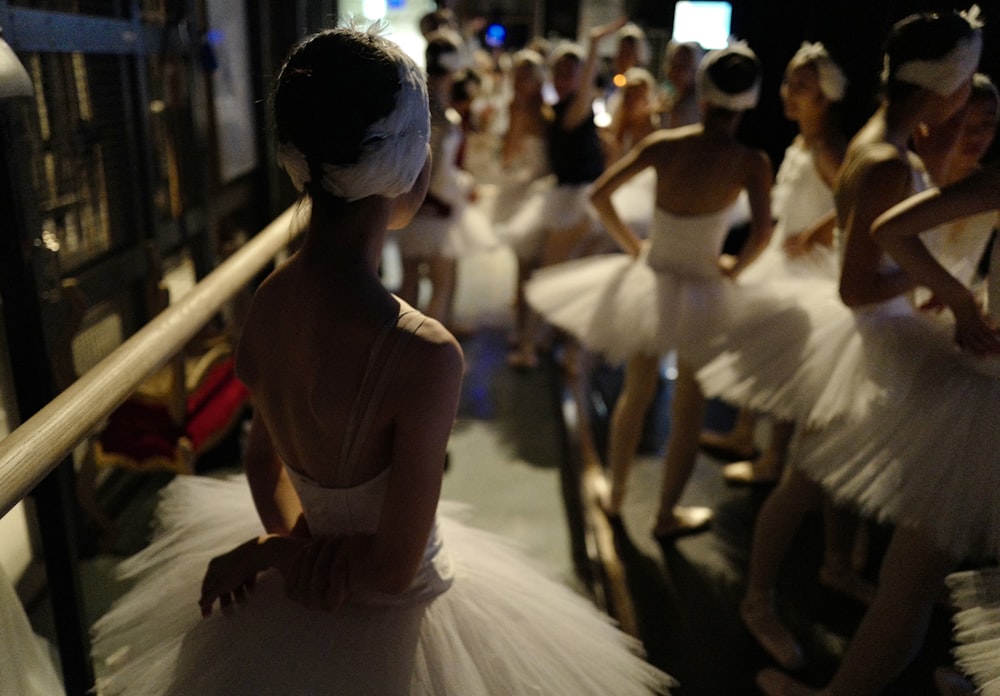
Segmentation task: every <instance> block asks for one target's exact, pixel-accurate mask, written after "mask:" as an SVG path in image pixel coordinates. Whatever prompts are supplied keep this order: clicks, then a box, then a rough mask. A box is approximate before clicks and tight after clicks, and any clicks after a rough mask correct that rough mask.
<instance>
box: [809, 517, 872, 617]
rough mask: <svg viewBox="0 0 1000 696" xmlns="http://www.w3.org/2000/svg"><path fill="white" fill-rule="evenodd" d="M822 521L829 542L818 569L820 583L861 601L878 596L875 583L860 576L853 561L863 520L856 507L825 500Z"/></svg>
mask: <svg viewBox="0 0 1000 696" xmlns="http://www.w3.org/2000/svg"><path fill="white" fill-rule="evenodd" d="M823 523H824V528H825V530H826V544H825V548H824V550H823V565H822V567H820V569H819V579H820V582H821V583H823V585H824V586H825V587H827V588H829V589H831V590H834V591H836V592H840V593H841V594H843V595H846V596H848V597H851V598H853V599H856V600H857V601H859V602H861V603H862V604H870V603H871V601H872V599H874V597H875V586H874V585H873V584H872V583H870V582H868V581H867V580H866V579H865V578H863V577H862V576H861V575H860V573H859V572H858V571H857V570H856V569H855V562H854V554H855V546H856V540H857V537H858V534H859V532H860V530H861V529H862V525H863V524H864V521H863V520H862V519H860V518H859V517H858V515H857V513H856V512H854V511H853V510H848V509H846V508H843V507H840V506H836V505H834V504H833V503H832V502H831V501H829V500H826V501H825V502H824V504H823Z"/></svg>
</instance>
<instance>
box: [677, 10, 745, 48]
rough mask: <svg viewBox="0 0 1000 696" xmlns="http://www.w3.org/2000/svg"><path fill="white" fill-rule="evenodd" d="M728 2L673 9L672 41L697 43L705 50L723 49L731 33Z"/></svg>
mask: <svg viewBox="0 0 1000 696" xmlns="http://www.w3.org/2000/svg"><path fill="white" fill-rule="evenodd" d="M732 18H733V6H732V5H730V4H729V3H728V2H688V1H687V0H681V1H680V2H678V3H677V5H676V7H675V8H674V41H681V42H684V41H697V42H698V43H700V44H701V45H702V46H704V47H705V48H710V49H711V48H725V47H726V45H727V44H728V43H729V35H730V33H731V31H732V27H731V23H732Z"/></svg>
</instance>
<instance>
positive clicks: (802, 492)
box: [740, 467, 823, 669]
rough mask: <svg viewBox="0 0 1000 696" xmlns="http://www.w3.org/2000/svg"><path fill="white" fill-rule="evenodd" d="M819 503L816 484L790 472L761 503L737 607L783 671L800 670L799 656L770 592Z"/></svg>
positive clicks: (758, 639) (794, 470) (799, 651)
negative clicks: (809, 514)
mask: <svg viewBox="0 0 1000 696" xmlns="http://www.w3.org/2000/svg"><path fill="white" fill-rule="evenodd" d="M822 499H823V493H822V488H820V486H819V484H817V483H815V482H813V481H812V480H810V479H809V478H807V477H806V476H805V475H804V474H802V473H801V472H799V471H798V470H797V469H795V468H794V467H792V468H789V469H787V470H786V471H785V475H784V477H783V478H782V480H781V482H780V483H779V484H778V486H777V488H775V489H774V491H773V492H772V493H771V495H769V496H768V497H767V500H766V501H764V504H763V505H762V506H761V509H760V511H759V512H758V513H757V522H756V524H755V525H754V533H753V542H752V546H751V548H750V568H749V573H748V576H747V591H746V595H745V596H744V598H743V601H742V602H741V604H740V616H741V617H742V618H743V622H744V623H745V624H746V626H747V629H748V630H749V631H750V633H751V634H752V635H753V636H754V638H756V639H757V641H758V642H759V643H760V644H761V646H762V647H763V648H764V649H765V650H767V652H768V653H769V654H770V655H771V656H772V657H773V658H774V659H775V660H776V661H777V662H778V664H780V665H781V666H782V667H785V668H786V669H795V668H797V667H799V666H801V664H802V661H803V654H802V648H801V647H800V646H799V644H798V641H797V640H796V639H795V636H794V635H793V634H792V632H791V631H789V630H788V628H787V627H786V626H785V625H784V624H783V623H782V621H781V619H780V618H779V617H778V614H777V611H776V609H775V606H774V588H775V585H776V584H777V579H778V572H779V571H780V569H781V565H782V563H783V562H784V560H785V558H786V556H787V555H788V550H789V548H790V547H791V545H792V542H793V541H794V539H795V535H796V534H797V533H798V531H799V527H800V526H801V524H802V519H803V518H804V517H805V515H806V513H807V512H809V511H810V510H814V509H817V508H818V507H819V506H820V504H821V502H822Z"/></svg>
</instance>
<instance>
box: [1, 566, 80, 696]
mask: <svg viewBox="0 0 1000 696" xmlns="http://www.w3.org/2000/svg"><path fill="white" fill-rule="evenodd" d="M0 646H2V647H0V692H2V693H4V694H12V695H13V694H16V695H17V696H57V695H58V694H64V693H65V691H64V690H63V685H62V680H61V679H60V678H59V674H58V672H57V671H56V668H55V665H54V664H53V661H52V652H51V647H50V646H49V645H48V643H46V642H45V639H44V638H42V637H40V636H38V635H36V634H35V632H34V631H33V630H32V628H31V624H30V623H29V622H28V617H27V615H26V614H25V613H24V607H23V606H22V605H21V600H20V599H19V598H18V596H17V593H16V592H14V587H13V585H11V583H10V580H9V579H8V578H7V575H6V573H4V571H3V568H2V567H0Z"/></svg>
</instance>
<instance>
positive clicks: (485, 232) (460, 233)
mask: <svg viewBox="0 0 1000 696" xmlns="http://www.w3.org/2000/svg"><path fill="white" fill-rule="evenodd" d="M457 174H460V175H461V176H460V177H458V180H459V181H460V182H461V186H460V192H459V193H458V194H456V195H455V196H453V198H452V199H451V205H452V208H451V214H450V215H447V216H441V215H437V214H436V213H434V212H430V211H424V210H421V211H420V212H418V213H417V214H416V215H414V216H413V219H412V220H411V221H410V224H408V225H407V226H406V227H404V228H403V229H401V230H395V231H393V232H391V233H390V234H392V236H393V239H394V240H395V241H396V244H397V245H398V246H399V253H400V255H401V256H402V257H403V258H420V259H426V258H433V257H440V256H443V257H445V258H450V259H456V258H461V257H463V256H468V255H470V254H473V253H476V252H480V251H491V250H493V249H496V248H497V247H498V246H499V245H500V241H499V240H498V239H497V236H496V234H495V233H494V231H493V224H492V222H491V221H490V213H489V211H488V210H487V208H486V206H484V205H480V203H479V202H478V201H473V200H470V198H471V196H472V191H473V189H474V185H473V181H472V178H471V177H470V176H469V174H468V172H464V171H460V170H459V171H457Z"/></svg>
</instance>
